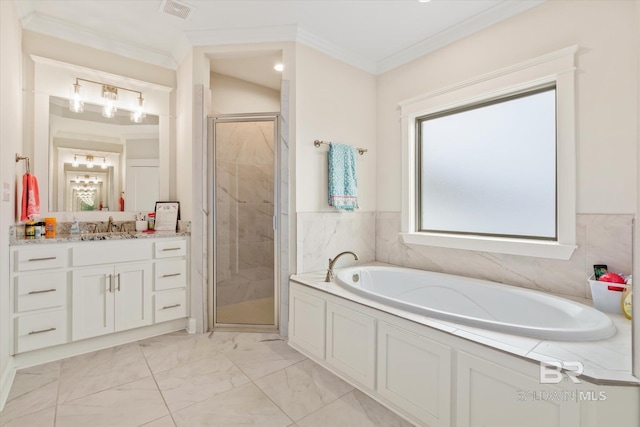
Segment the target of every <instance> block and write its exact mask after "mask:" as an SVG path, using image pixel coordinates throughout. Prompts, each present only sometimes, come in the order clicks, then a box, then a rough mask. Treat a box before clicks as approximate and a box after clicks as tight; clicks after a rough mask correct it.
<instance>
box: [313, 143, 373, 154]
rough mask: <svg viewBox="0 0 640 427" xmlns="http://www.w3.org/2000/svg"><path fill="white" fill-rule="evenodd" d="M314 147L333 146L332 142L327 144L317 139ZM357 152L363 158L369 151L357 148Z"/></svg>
mask: <svg viewBox="0 0 640 427" xmlns="http://www.w3.org/2000/svg"><path fill="white" fill-rule="evenodd" d="M313 145H315V146H316V147H320V145H331V143H330V142H326V141H320V140H319V139H316V140H315V141H313ZM356 150H358V154H360V155H361V156H362V155H363V154H364V153H366V152H367V151H369V150H367V149H366V148H358V147H356Z"/></svg>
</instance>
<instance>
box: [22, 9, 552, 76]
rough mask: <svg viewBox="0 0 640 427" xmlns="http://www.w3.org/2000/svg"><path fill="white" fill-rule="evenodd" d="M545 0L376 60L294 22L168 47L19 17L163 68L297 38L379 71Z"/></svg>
mask: <svg viewBox="0 0 640 427" xmlns="http://www.w3.org/2000/svg"><path fill="white" fill-rule="evenodd" d="M545 1H546V0H520V1H503V2H501V3H499V4H498V5H496V6H494V7H492V8H491V9H489V10H486V11H484V12H482V13H479V14H477V15H476V16H474V17H471V18H469V19H467V20H465V21H464V22H461V23H459V24H457V25H455V26H453V27H451V28H448V29H446V30H444V31H441V32H440V33H438V34H435V35H434V36H432V37H429V38H428V39H426V40H423V41H421V42H419V43H416V44H415V45H413V46H410V47H409V48H407V49H404V50H403V51H400V52H398V53H396V54H394V55H391V56H389V57H387V58H385V59H383V60H381V61H374V60H370V59H367V58H365V57H363V56H360V55H357V54H355V53H354V52H352V51H350V50H348V49H344V48H342V47H340V46H339V45H337V44H335V43H333V42H330V41H328V40H326V39H323V38H321V37H319V36H317V35H315V34H313V33H311V32H309V31H307V30H305V29H303V28H301V27H299V26H298V25H283V26H268V27H253V28H237V29H220V30H196V31H185V32H184V33H183V36H182V37H181V38H180V40H176V42H175V45H174V46H173V47H172V49H171V50H170V51H163V50H158V49H153V48H150V47H148V46H144V45H142V44H137V43H131V42H127V41H124V40H118V39H114V38H113V36H112V35H110V34H103V33H98V32H95V31H92V30H91V29H88V28H86V27H82V26H78V25H74V24H70V23H68V22H65V21H63V20H59V19H55V18H51V17H49V16H46V15H42V14H39V13H37V12H31V13H29V14H28V15H27V16H26V17H24V18H23V19H22V26H23V28H24V29H26V30H30V31H34V32H39V33H43V34H46V35H49V36H53V37H57V38H60V39H63V40H67V41H70V42H74V43H81V44H83V45H85V46H89V47H92V48H95V49H100V50H104V51H107V52H112V53H115V54H118V55H122V56H125V57H128V58H132V59H136V60H139V61H143V62H147V63H150V64H154V65H158V66H161V67H165V68H170V69H173V70H175V69H177V68H178V65H179V64H180V63H181V62H182V60H184V58H185V57H186V55H187V54H188V52H189V51H190V49H191V48H193V47H194V46H220V45H233V44H242V43H269V42H299V43H302V44H304V45H306V46H309V47H311V48H313V49H316V50H318V51H320V52H322V53H324V54H326V55H328V56H331V57H333V58H336V59H338V60H340V61H342V62H345V63H347V64H349V65H352V66H354V67H356V68H359V69H361V70H363V71H366V72H368V73H371V74H374V75H377V74H382V73H385V72H387V71H390V70H392V69H394V68H397V67H399V66H401V65H404V64H406V63H408V62H411V61H413V60H415V59H417V58H419V57H421V56H424V55H426V54H428V53H431V52H433V51H435V50H437V49H439V48H441V47H443V46H446V45H447V44H450V43H453V42H455V41H457V40H459V39H462V38H464V37H467V36H469V35H471V34H473V33H475V32H478V31H480V30H483V29H485V28H487V27H489V26H491V25H493V24H496V23H498V22H500V21H502V20H505V19H507V18H510V17H512V16H514V15H517V14H519V13H521V12H524V11H526V10H528V9H531V8H533V7H535V6H538V5H540V4H542V3H544V2H545Z"/></svg>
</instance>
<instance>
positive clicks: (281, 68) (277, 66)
mask: <svg viewBox="0 0 640 427" xmlns="http://www.w3.org/2000/svg"><path fill="white" fill-rule="evenodd" d="M273 69H274V70H276V71H282V70H284V65H282V64H276V65H274V66H273Z"/></svg>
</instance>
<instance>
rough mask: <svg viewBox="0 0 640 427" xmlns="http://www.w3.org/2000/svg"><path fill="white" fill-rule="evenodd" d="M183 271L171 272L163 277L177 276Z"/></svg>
mask: <svg viewBox="0 0 640 427" xmlns="http://www.w3.org/2000/svg"><path fill="white" fill-rule="evenodd" d="M181 274H182V273H171V274H163V275H162V277H163V278H164V277H175V276H180V275H181Z"/></svg>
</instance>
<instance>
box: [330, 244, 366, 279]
mask: <svg viewBox="0 0 640 427" xmlns="http://www.w3.org/2000/svg"><path fill="white" fill-rule="evenodd" d="M346 254H351V255H353V257H354V258H355V259H356V261H358V255H356V253H355V252H351V251H345V252H340V253H339V254H338V255H336V257H335V258H334V259H331V258H329V268H328V269H327V277H325V278H324V281H325V282H330V281H332V280H333V277H334V274H333V266H334V265H335V263H336V261H338V258H340V257H341V256H342V255H346Z"/></svg>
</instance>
